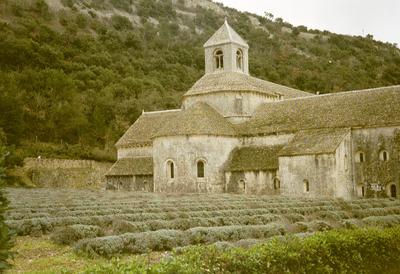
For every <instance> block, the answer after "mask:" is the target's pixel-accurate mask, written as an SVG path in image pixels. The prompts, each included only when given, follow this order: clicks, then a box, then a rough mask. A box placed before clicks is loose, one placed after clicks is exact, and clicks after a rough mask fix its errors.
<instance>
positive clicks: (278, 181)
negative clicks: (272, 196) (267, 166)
mask: <svg viewBox="0 0 400 274" xmlns="http://www.w3.org/2000/svg"><path fill="white" fill-rule="evenodd" d="M280 188H281V181H280V180H279V179H278V178H274V189H275V190H277V189H280Z"/></svg>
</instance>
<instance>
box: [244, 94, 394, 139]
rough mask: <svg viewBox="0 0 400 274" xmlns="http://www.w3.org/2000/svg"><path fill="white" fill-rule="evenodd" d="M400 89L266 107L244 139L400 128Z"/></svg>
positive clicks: (250, 124) (248, 124)
mask: <svg viewBox="0 0 400 274" xmlns="http://www.w3.org/2000/svg"><path fill="white" fill-rule="evenodd" d="M399 106H400V86H392V87H383V88H376V89H368V90H360V91H350V92H340V93H333V94H327V95H317V96H310V97H304V98H297V99H289V100H283V101H279V102H271V103H266V104H264V105H262V106H260V107H259V109H258V110H257V111H256V114H255V115H254V117H253V118H252V119H250V120H249V121H248V122H246V123H243V124H241V125H239V126H238V128H237V130H238V131H239V132H240V134H242V135H259V134H272V133H278V132H295V131H299V130H307V129H321V128H343V127H373V126H386V125H399V124H400V107H399Z"/></svg>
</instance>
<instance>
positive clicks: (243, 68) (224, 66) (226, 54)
mask: <svg viewBox="0 0 400 274" xmlns="http://www.w3.org/2000/svg"><path fill="white" fill-rule="evenodd" d="M204 50H205V71H206V74H210V73H219V72H240V73H244V74H247V75H248V74H249V54H248V53H249V45H248V44H247V43H246V41H244V40H243V39H242V37H240V35H239V34H237V32H236V31H234V30H233V29H232V27H231V26H230V25H229V24H228V21H227V20H226V19H225V22H224V24H223V25H222V26H221V27H220V28H219V29H218V30H217V31H216V32H215V33H214V35H213V36H211V38H210V39H208V41H207V42H206V43H205V44H204Z"/></svg>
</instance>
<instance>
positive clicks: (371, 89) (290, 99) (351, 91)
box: [256, 78, 400, 104]
mask: <svg viewBox="0 0 400 274" xmlns="http://www.w3.org/2000/svg"><path fill="white" fill-rule="evenodd" d="M256 79H258V78H256ZM270 83H273V82H270ZM273 84H275V83H273ZM278 85H279V84H278ZM284 87H286V86H284ZM288 88H290V87H288ZM392 88H400V85H392V86H383V87H377V88H368V89H358V90H349V91H338V92H331V93H324V94H313V93H310V92H309V93H310V94H311V95H313V96H305V97H296V98H289V99H285V100H283V101H275V102H270V103H280V102H284V101H296V100H302V99H310V98H320V97H332V96H340V95H347V94H352V93H362V92H369V91H386V90H388V89H392ZM305 92H306V91H305ZM270 103H265V104H270Z"/></svg>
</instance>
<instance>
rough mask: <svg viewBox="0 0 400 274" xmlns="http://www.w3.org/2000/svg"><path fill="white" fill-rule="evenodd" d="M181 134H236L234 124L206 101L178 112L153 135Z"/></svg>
mask: <svg viewBox="0 0 400 274" xmlns="http://www.w3.org/2000/svg"><path fill="white" fill-rule="evenodd" d="M179 135H214V136H235V135H236V132H235V130H234V127H233V125H232V124H231V123H230V122H229V121H227V120H226V119H225V118H224V117H223V116H221V114H219V113H218V112H217V111H216V110H215V109H213V108H212V107H210V106H209V105H208V104H206V103H198V104H196V105H194V106H192V107H190V108H188V109H186V110H183V111H181V112H177V113H176V115H174V116H173V117H171V119H169V120H168V121H165V123H163V126H162V127H161V128H160V130H159V131H157V133H155V134H154V136H153V137H161V136H179Z"/></svg>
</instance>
